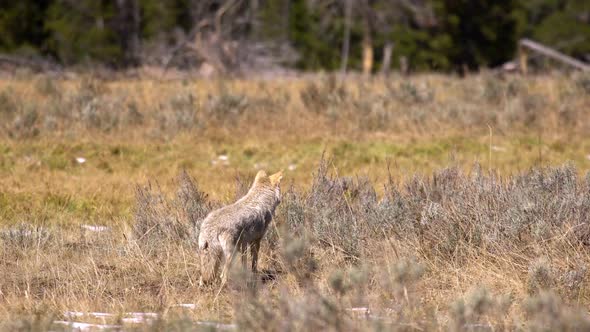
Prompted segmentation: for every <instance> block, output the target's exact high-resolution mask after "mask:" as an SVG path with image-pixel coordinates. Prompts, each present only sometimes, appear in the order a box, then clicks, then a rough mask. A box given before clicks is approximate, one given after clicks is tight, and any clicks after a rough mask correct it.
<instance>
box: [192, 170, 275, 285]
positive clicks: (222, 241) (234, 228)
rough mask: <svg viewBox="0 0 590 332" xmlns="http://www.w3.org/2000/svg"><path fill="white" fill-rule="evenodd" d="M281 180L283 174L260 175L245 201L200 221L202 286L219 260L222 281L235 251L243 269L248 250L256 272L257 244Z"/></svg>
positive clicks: (271, 211)
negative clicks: (238, 254)
mask: <svg viewBox="0 0 590 332" xmlns="http://www.w3.org/2000/svg"><path fill="white" fill-rule="evenodd" d="M281 178H282V172H279V173H276V174H273V175H271V176H267V175H266V173H265V172H264V171H259V172H258V174H256V178H255V179H254V183H253V184H252V187H251V188H250V190H249V191H248V193H247V194H246V195H245V196H244V197H242V198H240V199H239V200H238V201H236V202H235V203H233V204H230V205H227V206H225V207H222V208H221V209H218V210H215V211H213V212H211V213H209V215H207V217H206V218H205V219H204V220H203V222H202V223H201V230H200V233H199V250H200V256H201V267H202V273H201V277H202V278H201V282H205V281H210V280H211V279H213V277H214V276H215V275H216V274H217V270H218V268H219V264H220V261H221V259H222V258H223V259H225V266H224V269H223V273H222V279H225V277H226V276H227V270H228V268H229V267H230V265H231V261H232V259H233V257H234V256H235V254H236V252H237V251H239V252H240V253H241V254H242V262H243V264H244V265H245V264H246V249H247V248H248V247H250V250H251V254H252V270H253V271H256V267H257V260H258V250H259V248H260V241H261V240H262V238H263V237H264V234H265V233H266V229H267V228H268V224H269V223H270V221H271V220H272V216H273V214H274V211H275V209H276V207H277V205H278V204H279V203H280V187H279V185H280V181H281ZM203 268H206V269H203Z"/></svg>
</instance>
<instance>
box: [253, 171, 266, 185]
mask: <svg viewBox="0 0 590 332" xmlns="http://www.w3.org/2000/svg"><path fill="white" fill-rule="evenodd" d="M264 177H266V172H265V171H263V170H259V171H258V173H256V177H255V178H254V182H258V181H259V180H260V179H262V178H264Z"/></svg>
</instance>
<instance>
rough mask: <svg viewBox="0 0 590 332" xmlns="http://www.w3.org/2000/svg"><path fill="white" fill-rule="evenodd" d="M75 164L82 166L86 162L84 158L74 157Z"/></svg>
mask: <svg viewBox="0 0 590 332" xmlns="http://www.w3.org/2000/svg"><path fill="white" fill-rule="evenodd" d="M76 162H77V163H78V164H83V163H85V162H86V158H84V157H76Z"/></svg>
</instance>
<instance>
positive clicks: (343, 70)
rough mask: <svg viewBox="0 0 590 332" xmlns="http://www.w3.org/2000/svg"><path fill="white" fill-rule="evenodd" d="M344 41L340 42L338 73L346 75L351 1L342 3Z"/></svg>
mask: <svg viewBox="0 0 590 332" xmlns="http://www.w3.org/2000/svg"><path fill="white" fill-rule="evenodd" d="M344 13H345V14H344V15H345V16H344V40H343V42H342V55H341V61H342V62H341V63H340V73H341V74H342V75H343V76H344V75H346V69H347V67H348V54H349V53H350V24H351V20H352V0H345V2H344Z"/></svg>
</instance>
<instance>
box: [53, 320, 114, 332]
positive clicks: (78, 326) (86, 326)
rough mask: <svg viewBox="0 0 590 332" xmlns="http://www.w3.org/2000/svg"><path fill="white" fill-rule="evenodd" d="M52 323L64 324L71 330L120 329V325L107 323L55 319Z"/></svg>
mask: <svg viewBox="0 0 590 332" xmlns="http://www.w3.org/2000/svg"><path fill="white" fill-rule="evenodd" d="M53 323H54V324H60V325H66V326H68V327H70V328H71V329H72V330H73V331H80V332H82V331H96V330H118V329H121V325H108V324H91V323H82V322H67V321H63V320H56V321H54V322H53Z"/></svg>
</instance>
